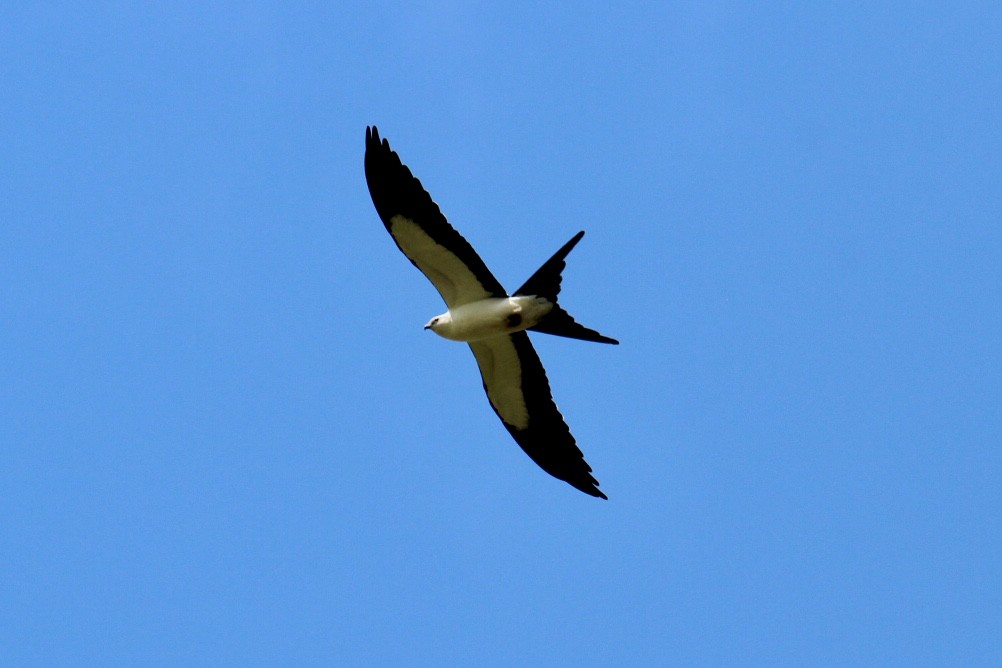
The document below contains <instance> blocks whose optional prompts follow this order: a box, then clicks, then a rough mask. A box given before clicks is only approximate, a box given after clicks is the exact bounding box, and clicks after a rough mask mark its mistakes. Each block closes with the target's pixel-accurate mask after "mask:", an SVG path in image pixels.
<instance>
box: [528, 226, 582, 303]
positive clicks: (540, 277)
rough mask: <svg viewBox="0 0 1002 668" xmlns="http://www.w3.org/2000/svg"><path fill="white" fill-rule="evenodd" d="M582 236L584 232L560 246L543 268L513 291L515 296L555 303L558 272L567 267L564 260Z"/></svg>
mask: <svg viewBox="0 0 1002 668" xmlns="http://www.w3.org/2000/svg"><path fill="white" fill-rule="evenodd" d="M583 236H584V230H581V231H580V232H578V233H577V234H575V235H574V236H573V237H572V238H571V240H570V241H568V242H567V243H565V244H564V245H563V246H561V248H560V250H558V251H557V252H556V253H554V254H553V257H551V258H550V259H549V260H547V261H546V262H544V263H543V266H542V267H540V268H539V269H537V270H536V273H535V274H533V275H532V276H530V277H529V280H527V281H526V282H525V284H523V285H522V287H520V288H519V289H518V290H516V291H515V294H516V295H536V296H537V297H546V298H547V299H549V300H550V301H551V302H553V303H556V302H557V294H559V292H560V272H562V271H563V270H564V267H566V266H567V263H565V262H564V258H565V257H567V254H568V253H570V252H571V250H572V249H573V248H574V247H575V246H576V245H577V243H578V242H579V241H581V237H583Z"/></svg>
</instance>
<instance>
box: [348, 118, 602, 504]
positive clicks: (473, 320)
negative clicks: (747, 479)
mask: <svg viewBox="0 0 1002 668" xmlns="http://www.w3.org/2000/svg"><path fill="white" fill-rule="evenodd" d="M365 180H366V182H367V183H368V185H369V194H370V195H372V203H373V204H374V205H375V207H376V212H377V213H378V214H379V217H380V219H382V221H383V225H385V226H386V230H387V231H388V232H389V233H390V236H392V237H393V240H394V241H395V242H396V244H397V247H398V248H399V249H400V250H401V252H403V254H404V255H406V256H407V259H409V260H410V261H411V263H412V264H414V266H415V267H417V268H418V269H419V270H420V271H421V273H423V274H424V275H425V276H426V277H427V278H428V280H429V281H431V282H432V285H434V286H435V288H436V289H437V290H438V292H439V294H441V295H442V299H444V300H445V304H446V306H447V307H448V310H447V311H446V312H445V313H443V314H442V315H439V316H435V317H434V318H432V319H431V320H430V321H429V322H428V324H427V325H425V329H430V330H432V331H433V332H435V333H436V334H438V335H439V336H442V337H444V338H446V339H451V340H453V341H465V342H466V343H468V344H469V346H470V349H471V350H472V351H473V356H474V357H475V358H476V360H477V365H478V366H479V367H480V375H481V378H482V379H483V383H484V390H485V391H486V392H487V398H488V400H489V401H490V404H491V407H492V408H493V409H494V412H495V413H497V416H498V417H499V418H500V419H501V422H502V423H504V426H505V428H507V429H508V432H509V433H510V434H511V435H512V437H513V438H514V439H515V442H517V443H518V444H519V446H521V448H522V450H524V451H525V454H527V455H529V457H531V458H532V460H533V461H534V462H536V464H538V465H539V466H540V468H542V469H543V470H544V471H546V472H547V473H549V474H550V475H552V476H553V477H555V478H558V479H560V480H563V481H565V482H567V483H569V484H570V485H571V486H573V487H575V488H577V489H579V490H581V491H582V492H584V493H585V494H590V495H591V496H597V497H600V498H603V499H606V498H608V497H606V495H605V494H603V493H602V491H601V490H600V489H599V488H598V484H599V483H598V481H597V480H595V478H594V477H593V476H592V474H591V467H590V466H588V462H586V461H585V460H584V455H583V454H582V453H581V450H579V449H578V447H577V444H576V443H575V442H574V437H573V436H571V432H570V429H569V428H568V427H567V423H565V422H564V418H563V416H562V415H561V414H560V411H559V410H557V406H556V404H554V403H553V396H552V394H551V393H550V384H549V382H548V381H547V379H546V372H545V371H544V370H543V365H542V363H541V362H540V361H539V356H538V355H536V351H535V349H534V348H533V347H532V343H531V342H530V341H529V336H528V335H527V334H526V331H532V332H542V333H544V334H554V335H557V336H566V337H569V338H573V339H583V340H585V341H597V342H599V343H613V344H618V343H619V341H616V340H615V339H611V338H609V337H607V336H603V335H602V334H599V333H598V332H596V331H595V330H593V329H588V328H587V327H583V326H582V325H580V324H578V323H577V322H575V321H574V319H573V318H571V316H570V315H569V314H568V313H567V312H566V311H564V309H562V308H561V307H560V305H559V304H557V293H559V292H560V278H561V277H560V272H561V271H563V269H564V266H565V264H564V258H566V257H567V254H568V253H570V252H571V249H573V248H574V246H575V245H576V244H577V243H578V242H579V241H580V240H581V237H583V236H584V232H583V231H582V232H578V233H577V234H575V235H574V236H573V237H572V238H571V240H570V241H568V242H567V243H566V244H564V245H563V247H562V248H561V249H560V250H558V251H557V252H556V253H555V254H554V255H553V257H551V258H550V259H549V260H547V261H546V262H544V263H543V266H541V267H540V268H539V269H538V270H537V271H536V273H534V274H533V275H532V276H530V277H529V280H527V281H526V282H525V284H524V285H523V286H522V287H520V288H519V289H518V290H516V291H515V293H514V294H512V295H509V294H508V293H507V292H506V291H505V289H504V288H503V287H501V284H500V283H499V282H498V281H497V279H496V278H494V275H493V274H491V272H490V270H489V269H488V268H487V265H485V264H484V261H483V260H481V259H480V256H479V255H477V252H476V251H475V250H473V247H472V246H470V244H469V242H467V241H466V239H464V238H463V237H462V236H461V235H460V234H459V232H457V231H456V230H455V229H454V228H453V227H452V225H450V224H449V222H448V221H447V220H446V219H445V216H443V215H442V212H441V211H440V210H439V208H438V205H437V204H435V202H434V201H432V199H431V196H430V195H429V194H428V193H427V192H425V189H424V188H423V187H422V186H421V182H420V181H418V180H417V179H416V178H415V177H414V175H413V174H411V170H409V169H408V168H407V167H406V166H404V164H403V163H401V162H400V157H399V156H398V155H397V154H396V152H395V151H393V150H392V149H390V144H389V142H388V141H386V139H380V137H379V131H378V130H377V129H376V127H375V126H373V127H371V128H366V130H365Z"/></svg>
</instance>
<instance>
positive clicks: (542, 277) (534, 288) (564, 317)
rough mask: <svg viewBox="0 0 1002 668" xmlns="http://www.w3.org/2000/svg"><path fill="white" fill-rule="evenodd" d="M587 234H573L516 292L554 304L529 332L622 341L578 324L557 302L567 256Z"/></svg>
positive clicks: (608, 341)
mask: <svg viewBox="0 0 1002 668" xmlns="http://www.w3.org/2000/svg"><path fill="white" fill-rule="evenodd" d="M583 236H584V231H583V230H582V231H581V232H578V233H577V234H575V235H574V236H573V237H571V240H570V241H568V242H567V243H565V244H564V245H563V246H561V248H560V250H558V251H557V252H556V253H554V254H553V257H551V258H550V259H549V260H547V261H546V262H544V263H543V266H542V267H540V268H539V269H537V270H536V273H534V274H533V275H532V276H530V277H529V280H527V281H526V282H525V283H524V284H523V285H522V287H520V288H519V289H518V290H516V291H515V295H516V296H518V295H535V296H537V297H543V298H545V299H547V300H549V301H550V302H552V303H553V310H552V311H550V312H549V313H548V314H547V315H546V317H545V318H543V320H542V321H541V322H539V323H537V324H536V325H533V326H532V327H530V328H529V331H531V332H541V333H543V334H553V335H554V336H566V337H568V338H571V339H581V340H583V341H596V342H598V343H613V344H618V343H619V341H617V340H616V339H611V338H609V337H608V336H603V335H602V334H599V333H598V332H596V331H595V330H594V329H588V328H587V327H585V326H584V325H581V324H579V323H577V322H576V321H575V320H574V318H572V317H571V316H570V314H569V313H567V311H565V310H564V309H562V308H560V306H559V305H558V304H557V295H558V294H559V293H560V280H561V276H560V272H562V271H563V270H564V267H566V266H567V263H566V262H564V258H566V257H567V254H568V253H570V252H571V250H572V249H573V248H574V246H576V245H577V243H578V242H579V241H581V237H583Z"/></svg>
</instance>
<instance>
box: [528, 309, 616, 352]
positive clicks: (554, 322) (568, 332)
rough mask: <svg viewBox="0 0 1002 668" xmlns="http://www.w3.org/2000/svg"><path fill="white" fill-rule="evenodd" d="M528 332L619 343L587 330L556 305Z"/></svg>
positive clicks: (592, 330)
mask: <svg viewBox="0 0 1002 668" xmlns="http://www.w3.org/2000/svg"><path fill="white" fill-rule="evenodd" d="M529 331H530V332H542V333H543V334H553V335H554V336H566V337H567V338H569V339H581V340H582V341H595V342H596V343H612V344H614V345H618V344H619V341H617V340H616V339H613V338H609V337H608V336H604V335H602V334H599V333H598V332H596V331H595V330H594V329H588V328H587V327H585V326H584V325H582V324H580V323H579V322H577V321H576V320H574V318H572V317H571V316H570V314H569V313H568V312H567V311H565V310H564V309H562V308H560V306H558V305H557V304H554V305H553V310H552V311H550V312H549V313H547V314H546V317H545V318H543V319H542V321H540V322H539V323H537V324H535V325H533V326H532V327H530V328H529Z"/></svg>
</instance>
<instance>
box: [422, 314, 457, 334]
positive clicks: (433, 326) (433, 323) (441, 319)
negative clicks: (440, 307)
mask: <svg viewBox="0 0 1002 668" xmlns="http://www.w3.org/2000/svg"><path fill="white" fill-rule="evenodd" d="M451 322H452V318H451V317H449V314H448V313H443V314H442V315H436V316H435V317H434V318H432V319H431V320H429V321H428V324H427V325H425V326H424V328H425V329H430V330H431V331H433V332H435V333H436V334H438V335H439V336H441V335H442V329H443V328H444V327H448V326H449V323H451Z"/></svg>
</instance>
